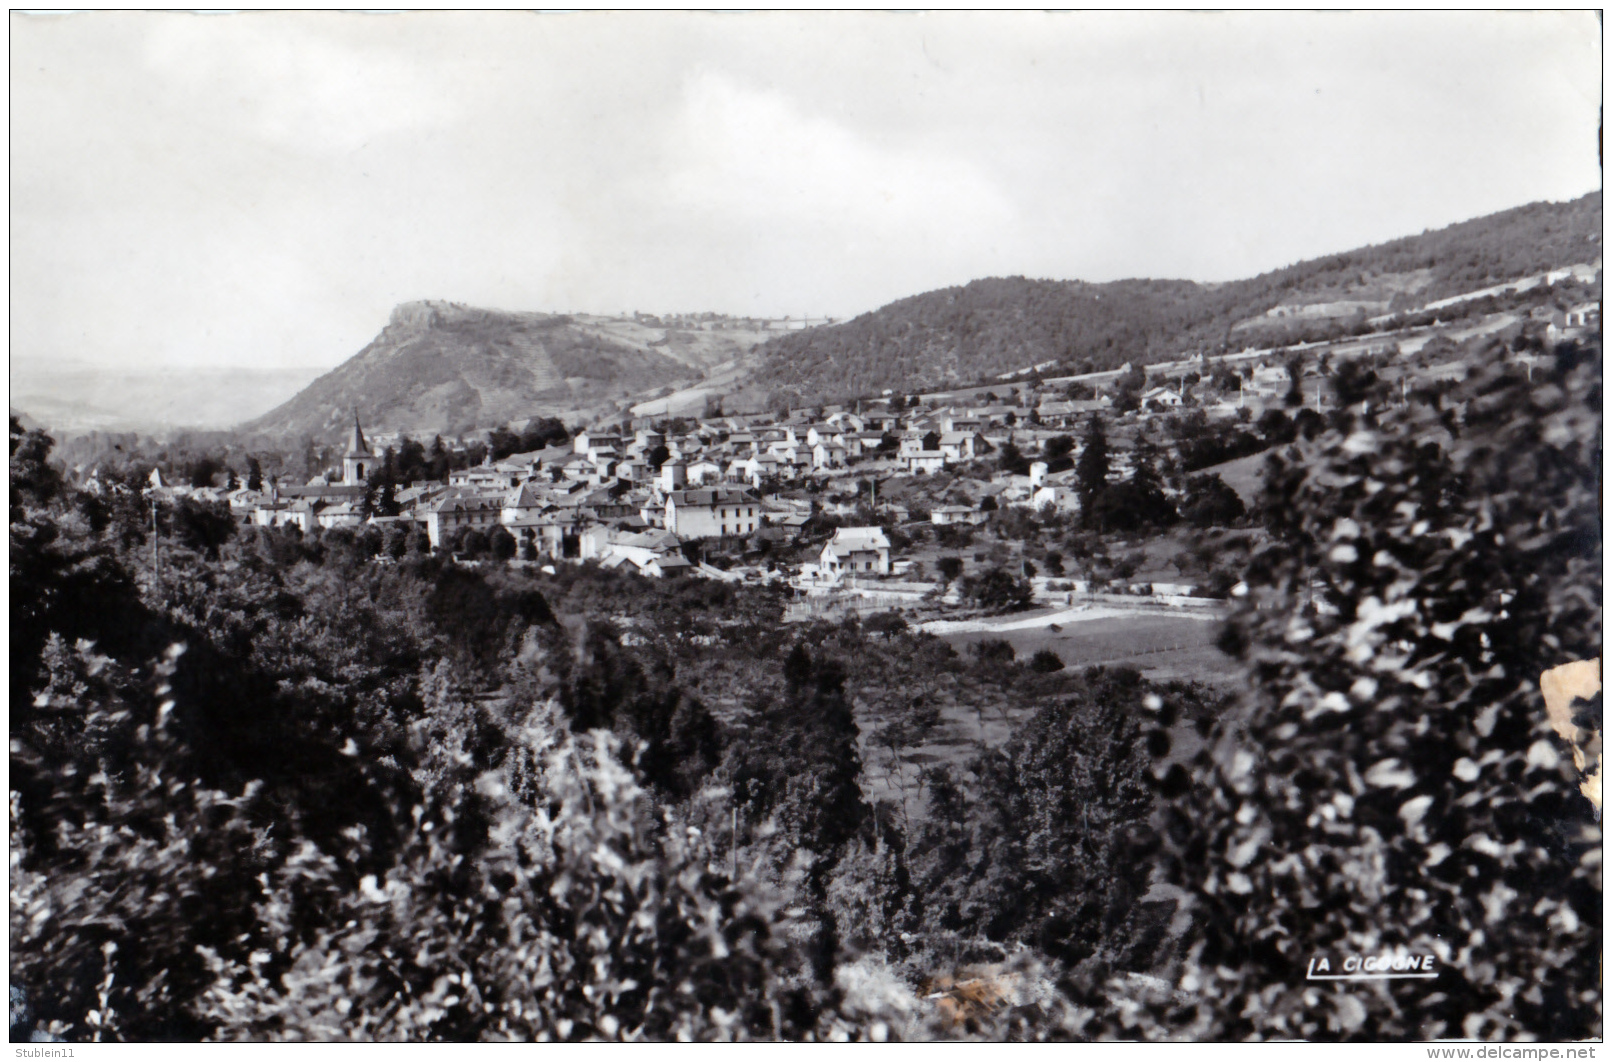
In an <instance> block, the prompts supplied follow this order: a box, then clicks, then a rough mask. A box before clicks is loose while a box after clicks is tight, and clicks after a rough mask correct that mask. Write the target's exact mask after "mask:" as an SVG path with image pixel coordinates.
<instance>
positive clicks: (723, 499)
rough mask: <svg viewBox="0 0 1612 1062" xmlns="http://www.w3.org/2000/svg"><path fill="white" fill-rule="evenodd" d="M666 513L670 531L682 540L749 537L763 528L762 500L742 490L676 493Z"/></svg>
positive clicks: (670, 495)
mask: <svg viewBox="0 0 1612 1062" xmlns="http://www.w3.org/2000/svg"><path fill="white" fill-rule="evenodd" d="M665 513H666V515H665V520H664V526H665V528H666V530H668V531H670V532H672V534H674V535H676V536H677V537H679V538H681V539H690V538H718V537H721V536H725V535H748V534H750V533H751V532H753V531H754V530H755V529H756V528H758V527H760V526H761V501H760V499H759V498H757V497H756V496H755V495H754V494H751V493H750V492H749V491H742V490H727V489H723V488H712V489H705V490H674V491H671V492H670V493H668V494H667V495H666V509H665Z"/></svg>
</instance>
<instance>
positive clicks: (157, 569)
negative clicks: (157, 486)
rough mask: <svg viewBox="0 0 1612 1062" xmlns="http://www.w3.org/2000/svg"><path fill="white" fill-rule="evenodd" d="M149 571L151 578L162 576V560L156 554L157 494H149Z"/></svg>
mask: <svg viewBox="0 0 1612 1062" xmlns="http://www.w3.org/2000/svg"><path fill="white" fill-rule="evenodd" d="M151 573H152V576H153V578H155V579H161V578H162V561H161V559H160V558H159V557H158V555H157V496H156V495H155V494H153V495H152V496H151Z"/></svg>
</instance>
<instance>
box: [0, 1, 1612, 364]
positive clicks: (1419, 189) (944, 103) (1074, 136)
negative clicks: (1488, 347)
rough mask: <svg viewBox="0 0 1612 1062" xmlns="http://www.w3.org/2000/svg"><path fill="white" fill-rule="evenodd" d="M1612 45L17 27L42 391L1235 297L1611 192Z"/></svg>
mask: <svg viewBox="0 0 1612 1062" xmlns="http://www.w3.org/2000/svg"><path fill="white" fill-rule="evenodd" d="M1600 102H1601V101H1600V31H1599V26H1598V24H1597V22H1596V19H1595V17H1594V16H1593V14H1588V13H1570V14H1552V13H1539V12H1523V13H1514V14H1499V13H1481V14H1474V13H1464V12H1424V13H1376V14H1371V13H1366V14H1313V15H1309V14H1306V15H1290V14H1278V13H1249V14H1231V15H1225V14H1184V13H1181V14H1038V13H989V14H928V15H917V14H822V13H817V14H814V13H805V14H755V15H741V14H726V15H718V14H653V13H651V14H630V13H629V14H601V13H581V14H554V15H532V14H516V13H508V14H483V15H467V14H457V13H455V14H406V15H344V14H335V13H313V14H292V15H285V14H240V15H180V14H132V13H129V14H125V13H92V14H79V15H62V16H22V15H13V16H12V22H11V116H12V117H11V137H12V140H11V181H12V184H11V192H12V199H11V203H12V216H11V223H12V224H11V234H12V244H11V250H12V258H11V295H12V303H11V311H12V313H11V325H12V341H13V346H12V352H13V356H14V357H22V358H75V359H81V360H86V361H91V362H97V363H105V364H128V363H132V362H135V361H146V362H151V363H164V364H202V363H207V364H238V365H252V366H280V365H284V366H293V365H334V364H336V363H338V362H340V361H342V360H344V359H345V358H347V357H349V356H351V355H352V354H354V353H356V352H357V351H358V350H359V348H361V347H362V346H363V345H364V343H365V342H367V341H368V340H369V339H370V338H371V337H372V336H373V335H374V334H375V333H376V332H377V331H378V330H379V329H380V328H381V326H382V325H383V324H384V323H385V321H386V318H387V315H388V313H389V312H390V310H391V308H392V307H393V306H394V305H395V304H397V303H399V302H404V301H408V300H411V299H421V298H438V299H449V300H453V301H458V302H464V303H469V304H472V305H479V306H491V307H499V308H504V309H523V310H552V311H595V312H618V311H622V310H644V311H650V312H667V311H691V310H717V311H724V312H729V313H741V314H765V315H782V314H786V313H787V314H793V315H797V316H798V315H800V314H803V313H806V314H811V315H814V316H815V315H822V314H832V315H835V316H849V315H853V314H856V313H860V312H863V311H865V310H870V309H873V308H875V307H878V306H880V305H882V304H884V303H886V302H889V301H890V300H892V299H895V298H900V297H902V296H905V295H910V294H915V293H918V292H921V291H926V290H929V289H932V288H936V287H943V286H946V285H950V284H959V283H964V282H966V281H968V280H971V279H974V278H977V277H982V276H990V275H1008V274H1024V275H1027V276H1040V277H1060V278H1080V279H1086V280H1110V279H1115V278H1119V277H1131V276H1153V277H1185V278H1189V279H1195V280H1228V279H1234V278H1238V277H1243V276H1250V275H1253V274H1255V273H1259V272H1262V271H1264V270H1267V269H1273V268H1277V267H1280V266H1283V265H1286V264H1289V263H1291V262H1294V261H1298V260H1300V259H1303V258H1308V257H1312V256H1315V255H1318V254H1324V253H1328V252H1332V251H1341V250H1346V249H1348V248H1351V247H1355V246H1358V245H1361V244H1364V243H1370V242H1376V241H1380V240H1384V239H1390V238H1392V237H1395V236H1401V235H1406V234H1409V233H1414V232H1419V231H1421V230H1422V229H1424V228H1437V227H1439V226H1442V225H1446V224H1449V223H1450V222H1453V221H1459V220H1463V219H1466V218H1470V217H1474V216H1477V215H1481V214H1485V213H1489V212H1492V211H1495V210H1501V209H1505V208H1507V207H1512V206H1517V205H1520V204H1523V203H1526V202H1530V201H1533V200H1539V199H1557V200H1560V199H1569V198H1574V197H1577V196H1579V195H1582V194H1584V193H1585V192H1588V191H1592V190H1594V189H1596V188H1598V187H1599V186H1600V170H1599V160H1598V150H1597V145H1598V135H1599V134H1598V122H1599V108H1600Z"/></svg>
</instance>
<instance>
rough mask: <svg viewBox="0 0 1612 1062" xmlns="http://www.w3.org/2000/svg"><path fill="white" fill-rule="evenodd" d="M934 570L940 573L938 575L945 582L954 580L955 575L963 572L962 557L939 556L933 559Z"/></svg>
mask: <svg viewBox="0 0 1612 1062" xmlns="http://www.w3.org/2000/svg"><path fill="white" fill-rule="evenodd" d="M935 570H936V571H937V572H939V573H940V577H941V578H942V579H944V580H946V582H948V583H950V582H955V581H956V580H957V577H958V576H959V575H962V574H963V558H961V557H941V558H940V559H939V560H937V561H935Z"/></svg>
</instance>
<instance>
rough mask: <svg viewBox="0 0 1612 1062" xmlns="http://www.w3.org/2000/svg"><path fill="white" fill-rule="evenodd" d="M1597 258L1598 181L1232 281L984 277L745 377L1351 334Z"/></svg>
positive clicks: (896, 381) (1072, 362)
mask: <svg viewBox="0 0 1612 1062" xmlns="http://www.w3.org/2000/svg"><path fill="white" fill-rule="evenodd" d="M1600 260H1601V195H1600V193H1598V192H1597V193H1593V194H1591V195H1587V196H1583V197H1581V198H1579V199H1576V200H1573V201H1572V202H1568V203H1533V204H1530V205H1528V206H1523V207H1518V208H1515V209H1513V210H1507V211H1502V212H1500V213H1497V214H1491V215H1488V216H1486V217H1482V218H1476V219H1474V220H1471V221H1465V222H1461V223H1459V224H1455V225H1451V226H1449V227H1447V228H1444V229H1440V230H1438V231H1436V232H1424V233H1422V234H1421V235H1419V236H1407V237H1404V238H1402V239H1397V240H1392V241H1389V242H1387V243H1383V244H1378V245H1374V246H1370V247H1363V248H1360V249H1358V250H1354V251H1348V252H1345V253H1343V254H1334V255H1328V256H1326V257H1323V258H1316V259H1313V260H1310V261H1306V262H1300V263H1298V264H1297V265H1292V266H1288V267H1286V268H1284V269H1278V270H1274V271H1272V272H1269V273H1264V274H1261V275H1260V276H1257V277H1254V278H1252V279H1249V280H1240V281H1233V282H1229V283H1221V284H1199V283H1194V282H1192V281H1184V280H1120V281H1114V282H1110V283H1104V284H1089V283H1085V282H1082V281H1068V280H1031V279H1026V278H1024V277H1005V278H991V279H986V280H976V281H974V282H972V283H970V284H967V285H964V286H962V287H955V288H946V289H943V290H940V291H931V292H928V293H925V294H922V295H915V296H912V297H910V298H906V299H901V300H899V301H897V302H893V303H890V304H889V305H888V306H885V307H882V308H881V309H878V310H875V311H873V312H872V313H867V314H863V315H862V316H860V317H857V318H854V319H852V320H850V321H847V322H845V323H844V324H839V325H831V326H828V327H822V328H814V329H811V330H809V331H805V332H797V333H791V334H789V335H785V336H780V337H777V338H774V339H771V340H769V341H768V342H767V343H765V344H764V345H763V346H762V347H761V349H760V350H759V352H758V365H757V367H756V369H755V370H754V373H753V375H752V377H751V379H750V383H751V384H752V385H753V386H754V387H757V388H760V389H769V390H771V391H773V392H774V393H776V394H780V395H782V396H784V398H785V400H787V401H789V402H790V403H791V404H810V403H814V402H819V401H825V400H831V399H837V398H848V397H853V396H859V395H876V394H878V393H879V392H880V391H882V390H884V389H886V388H890V389H894V390H898V391H908V392H911V391H919V390H925V389H934V388H939V387H950V386H954V385H956V384H958V383H966V382H974V381H979V380H988V379H991V378H992V377H994V376H997V375H999V374H1004V373H1010V372H1015V371H1017V370H1020V369H1024V368H1027V367H1029V366H1032V365H1038V364H1041V363H1045V362H1053V363H1056V365H1057V366H1058V367H1060V368H1061V369H1062V370H1064V371H1069V372H1076V371H1094V370H1102V369H1113V368H1118V367H1119V366H1121V365H1122V364H1124V363H1125V362H1128V361H1129V362H1147V361H1156V360H1160V359H1161V358H1162V357H1163V356H1166V355H1173V354H1177V353H1179V352H1183V351H1191V350H1198V349H1207V350H1221V349H1241V348H1243V347H1245V346H1248V345H1269V344H1281V343H1287V342H1293V341H1296V340H1299V339H1306V338H1320V337H1321V336H1322V335H1325V334H1326V333H1327V332H1328V331H1332V332H1335V333H1336V334H1343V333H1344V332H1346V331H1348V330H1349V329H1351V328H1355V327H1358V326H1361V325H1363V324H1364V323H1365V322H1366V321H1367V320H1368V318H1369V316H1370V315H1372V314H1378V313H1384V312H1388V311H1395V312H1397V311H1400V310H1408V309H1414V308H1415V307H1418V306H1422V305H1425V304H1427V303H1429V302H1433V301H1435V300H1438V299H1442V298H1447V297H1449V296H1452V295H1457V294H1462V293H1465V292H1470V291H1475V290H1478V289H1482V288H1485V287H1488V286H1490V285H1493V284H1496V283H1499V282H1502V281H1508V280H1512V279H1514V278H1518V277H1522V276H1526V275H1529V274H1532V273H1537V272H1543V271H1545V270H1549V269H1553V268H1558V267H1562V266H1567V265H1576V264H1589V263H1599V262H1600ZM1051 371H1057V370H1056V369H1055V370H1051Z"/></svg>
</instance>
